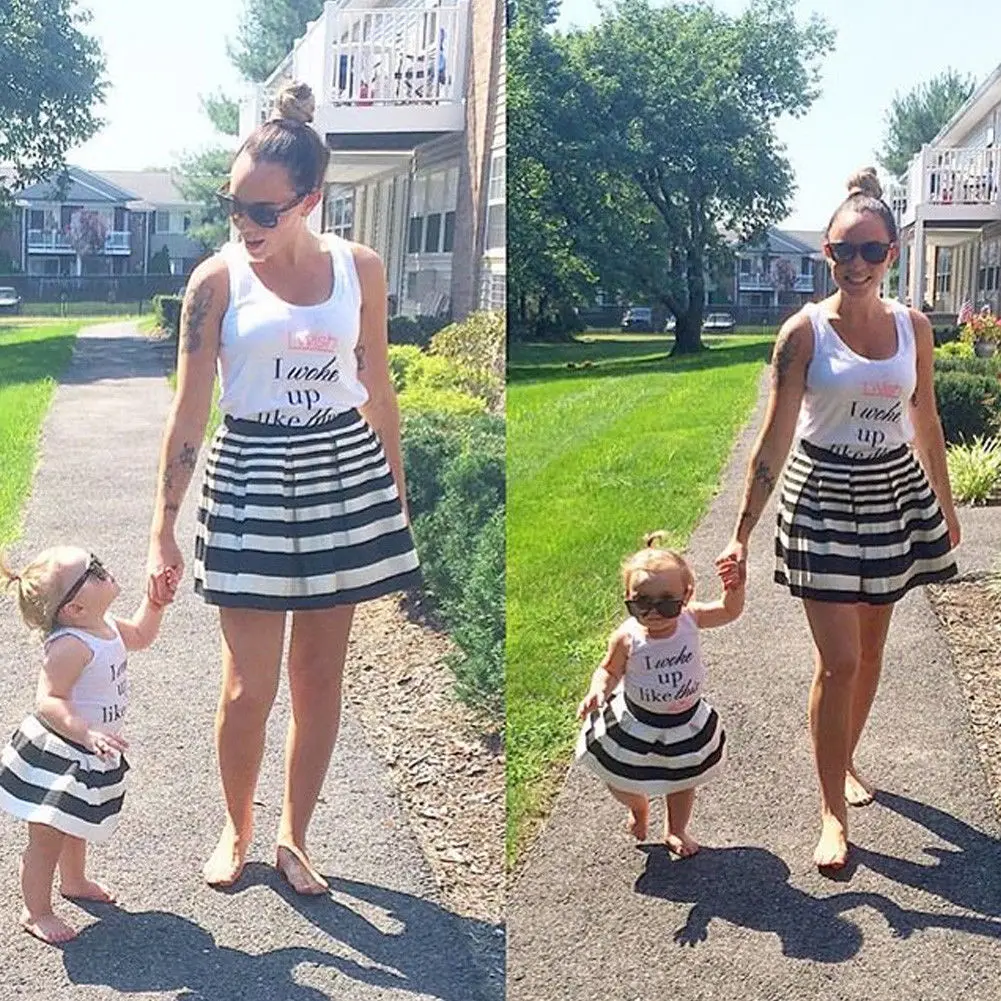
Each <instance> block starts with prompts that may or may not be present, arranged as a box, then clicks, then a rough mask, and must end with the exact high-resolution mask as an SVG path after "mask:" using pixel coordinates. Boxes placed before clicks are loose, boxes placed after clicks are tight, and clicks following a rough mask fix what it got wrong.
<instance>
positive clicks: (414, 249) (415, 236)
mask: <svg viewBox="0 0 1001 1001" xmlns="http://www.w3.org/2000/svg"><path fill="white" fill-rule="evenodd" d="M423 235H424V219H423V217H421V216H413V217H411V219H410V229H409V230H408V232H407V253H408V254H419V253H420V252H421V237H422V236H423Z"/></svg>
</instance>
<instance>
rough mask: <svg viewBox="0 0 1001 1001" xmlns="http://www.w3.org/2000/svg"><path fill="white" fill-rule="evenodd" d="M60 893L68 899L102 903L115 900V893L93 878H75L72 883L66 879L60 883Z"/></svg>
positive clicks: (110, 902) (109, 902)
mask: <svg viewBox="0 0 1001 1001" xmlns="http://www.w3.org/2000/svg"><path fill="white" fill-rule="evenodd" d="M59 893H60V894H61V895H62V896H64V897H65V898H66V899H67V900H96V901H98V902H99V903H102V904H113V903H114V902H115V896H114V894H113V893H111V891H110V890H108V889H106V888H105V887H103V886H101V884H100V883H95V882H94V881H93V880H92V879H81V880H75V881H74V882H72V883H68V882H67V881H66V880H65V879H64V880H62V881H60V883H59Z"/></svg>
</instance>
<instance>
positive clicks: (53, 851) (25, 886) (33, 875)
mask: <svg viewBox="0 0 1001 1001" xmlns="http://www.w3.org/2000/svg"><path fill="white" fill-rule="evenodd" d="M65 837H66V835H65V834H63V832H62V831H57V830H56V829H55V828H54V827H49V825H48V824H30V823H29V824H28V847H27V848H26V849H25V850H24V854H23V855H22V856H21V895H22V896H23V897H24V907H23V909H22V910H21V926H22V927H23V928H24V929H25V931H29V932H31V934H32V935H34V936H35V938H40V939H41V940H42V941H43V942H48V943H50V944H56V943H59V942H68V941H69V940H70V939H71V938H75V937H76V930H75V929H74V928H72V927H71V926H70V925H68V924H67V923H66V922H65V921H63V919H62V918H57V917H56V916H55V914H53V913H52V879H53V877H54V876H55V874H56V864H57V863H58V861H59V854H60V852H61V851H62V849H63V839H64V838H65Z"/></svg>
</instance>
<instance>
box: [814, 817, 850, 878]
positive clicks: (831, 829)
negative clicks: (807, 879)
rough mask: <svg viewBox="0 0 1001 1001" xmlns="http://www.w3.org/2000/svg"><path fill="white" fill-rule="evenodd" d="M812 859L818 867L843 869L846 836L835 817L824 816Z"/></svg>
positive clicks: (846, 851)
mask: <svg viewBox="0 0 1001 1001" xmlns="http://www.w3.org/2000/svg"><path fill="white" fill-rule="evenodd" d="M813 861H814V863H815V864H816V866H817V868H818V869H843V868H844V866H845V863H846V862H847V861H848V836H847V832H846V831H845V827H844V825H843V824H842V823H841V821H840V820H838V819H837V817H824V827H823V830H822V831H821V833H820V841H818V842H817V847H816V849H815V850H814V853H813Z"/></svg>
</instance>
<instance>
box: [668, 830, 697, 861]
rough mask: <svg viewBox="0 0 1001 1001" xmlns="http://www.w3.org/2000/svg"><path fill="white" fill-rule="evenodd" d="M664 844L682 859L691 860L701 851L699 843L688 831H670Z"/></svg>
mask: <svg viewBox="0 0 1001 1001" xmlns="http://www.w3.org/2000/svg"><path fill="white" fill-rule="evenodd" d="M664 843H665V844H666V845H667V847H668V848H670V849H671V851H672V852H674V854H675V855H679V856H680V857H681V858H689V857H690V856H692V855H694V854H695V853H696V852H697V851H698V850H699V843H698V841H696V840H695V838H693V837H692V836H691V835H690V834H689V833H688V831H669V832H668V833H667V834H665V835H664Z"/></svg>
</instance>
